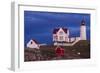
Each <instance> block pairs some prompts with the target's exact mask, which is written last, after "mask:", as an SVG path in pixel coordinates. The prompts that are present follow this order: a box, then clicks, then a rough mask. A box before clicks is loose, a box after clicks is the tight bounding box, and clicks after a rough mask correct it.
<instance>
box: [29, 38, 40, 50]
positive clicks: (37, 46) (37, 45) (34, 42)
mask: <svg viewBox="0 0 100 73" xmlns="http://www.w3.org/2000/svg"><path fill="white" fill-rule="evenodd" d="M27 47H28V48H36V49H39V44H38V43H37V41H36V40H33V39H31V40H30V41H29V42H28V43H27Z"/></svg>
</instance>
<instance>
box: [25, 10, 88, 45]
mask: <svg viewBox="0 0 100 73" xmlns="http://www.w3.org/2000/svg"><path fill="white" fill-rule="evenodd" d="M83 18H84V19H85V22H86V32H87V39H88V40H90V14H84V13H80V14H79V13H62V12H59V13H58V12H42V11H41V12H39V11H24V44H26V43H28V41H29V40H30V39H34V40H36V41H37V42H38V43H47V44H52V42H53V41H52V32H53V29H54V28H59V27H64V28H67V29H69V31H70V37H79V35H80V25H81V21H82V19H83Z"/></svg>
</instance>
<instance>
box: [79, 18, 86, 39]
mask: <svg viewBox="0 0 100 73" xmlns="http://www.w3.org/2000/svg"><path fill="white" fill-rule="evenodd" d="M80 39H81V40H86V24H85V20H84V19H83V20H82V21H81V26H80Z"/></svg>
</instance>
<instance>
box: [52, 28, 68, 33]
mask: <svg viewBox="0 0 100 73" xmlns="http://www.w3.org/2000/svg"><path fill="white" fill-rule="evenodd" d="M62 29H63V31H64V32H65V33H67V30H68V29H67V28H62ZM59 30H60V28H55V29H54V30H53V34H56V33H57V32H58V31H59Z"/></svg>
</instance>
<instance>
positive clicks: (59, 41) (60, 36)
mask: <svg viewBox="0 0 100 73" xmlns="http://www.w3.org/2000/svg"><path fill="white" fill-rule="evenodd" d="M69 35H70V33H69V29H68V28H62V27H60V28H55V29H54V30H53V42H54V45H65V46H72V45H74V44H75V43H76V42H78V41H80V40H86V25H85V20H84V19H83V20H82V21H81V25H80V36H79V37H69Z"/></svg>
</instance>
